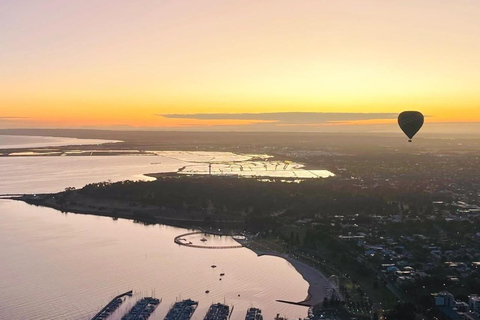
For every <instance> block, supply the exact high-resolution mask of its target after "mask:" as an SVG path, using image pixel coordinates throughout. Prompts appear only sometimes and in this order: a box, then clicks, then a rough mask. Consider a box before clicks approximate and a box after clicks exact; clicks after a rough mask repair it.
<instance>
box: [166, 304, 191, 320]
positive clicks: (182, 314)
mask: <svg viewBox="0 0 480 320" xmlns="http://www.w3.org/2000/svg"><path fill="white" fill-rule="evenodd" d="M197 306H198V302H197V301H193V300H190V299H188V300H182V301H179V302H176V303H175V304H174V305H173V306H172V307H171V308H170V310H169V311H168V313H167V315H166V316H165V319H164V320H190V318H191V317H192V315H193V313H194V312H195V310H196V309H197Z"/></svg>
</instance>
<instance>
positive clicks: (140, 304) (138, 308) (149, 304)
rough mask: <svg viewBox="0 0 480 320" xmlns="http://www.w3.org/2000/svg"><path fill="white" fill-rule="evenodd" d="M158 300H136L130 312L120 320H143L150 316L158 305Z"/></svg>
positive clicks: (150, 298) (147, 298)
mask: <svg viewBox="0 0 480 320" xmlns="http://www.w3.org/2000/svg"><path fill="white" fill-rule="evenodd" d="M160 302H161V301H160V300H158V299H156V298H152V297H146V298H143V299H141V300H138V301H137V303H136V304H135V305H134V306H133V308H132V309H130V311H129V312H128V313H127V314H126V315H124V316H123V317H122V320H144V319H148V318H149V317H150V315H151V314H152V313H153V311H155V309H156V308H157V307H158V305H159V304H160Z"/></svg>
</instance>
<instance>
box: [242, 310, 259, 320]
mask: <svg viewBox="0 0 480 320" xmlns="http://www.w3.org/2000/svg"><path fill="white" fill-rule="evenodd" d="M245 320H263V316H262V310H260V309H258V308H248V310H247V315H246V316H245Z"/></svg>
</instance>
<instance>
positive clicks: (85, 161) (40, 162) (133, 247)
mask: <svg viewBox="0 0 480 320" xmlns="http://www.w3.org/2000/svg"><path fill="white" fill-rule="evenodd" d="M159 159H160V160H159ZM159 162H161V164H159ZM184 164H185V161H182V160H178V159H172V158H168V157H163V158H159V157H154V156H152V157H149V156H119V157H117V156H111V157H39V158H31V157H30V158H29V157H18V158H0V177H1V179H0V194H5V193H40V192H54V191H59V190H63V189H64V188H65V187H68V186H76V187H80V186H82V185H84V184H86V183H89V182H95V181H104V180H108V179H111V180H113V181H116V180H124V179H136V178H144V176H142V173H148V172H159V171H176V169H178V168H179V167H181V166H183V165H184ZM187 231H188V230H186V229H181V228H173V227H168V226H163V225H155V226H144V225H141V224H136V223H133V222H132V221H129V220H122V219H120V220H116V221H115V220H113V219H111V218H108V217H96V216H89V215H80V214H71V213H69V214H65V213H61V212H59V211H56V210H53V209H49V208H43V207H35V206H31V205H27V204H25V203H22V202H16V201H11V200H0V243H1V246H0V275H1V276H0V301H1V303H0V319H7V320H8V319H89V318H91V317H92V316H93V315H94V314H95V313H96V312H97V311H99V310H100V309H101V308H102V307H103V305H104V304H106V303H107V302H108V301H109V300H110V299H111V298H112V297H113V296H114V295H116V294H118V293H122V292H125V291H128V290H130V289H133V290H134V291H135V292H136V293H137V296H142V295H152V294H154V295H155V296H156V297H158V298H162V299H163V301H162V303H161V305H160V306H159V307H158V308H157V310H156V311H155V313H154V314H153V315H152V317H151V318H150V319H163V317H164V315H165V314H166V312H167V311H168V308H169V306H170V305H171V304H172V303H173V302H175V300H176V299H180V298H182V299H186V298H192V299H194V300H198V301H199V302H200V304H199V307H198V309H197V311H196V312H195V314H194V317H193V318H194V319H203V316H204V315H205V313H206V311H207V309H208V307H209V305H210V304H211V303H214V302H224V301H225V302H226V303H227V304H229V305H234V306H235V307H234V312H233V314H232V319H234V320H236V319H243V318H244V317H245V312H246V309H247V308H248V307H251V306H256V307H259V308H261V309H262V310H263V313H264V316H265V319H273V317H274V316H275V315H276V314H277V313H280V315H284V316H288V317H291V318H298V317H304V316H305V315H306V309H305V308H303V307H297V306H291V305H286V304H282V303H278V302H275V300H276V299H283V300H292V301H300V300H303V299H304V298H305V297H306V295H307V290H308V284H307V283H306V282H305V281H304V280H303V278H302V277H301V275H300V274H298V273H297V272H296V271H295V269H294V268H293V267H292V266H291V265H290V264H289V263H288V262H286V261H285V260H283V259H281V258H276V257H268V256H264V257H257V256H256V255H255V253H254V252H252V251H250V250H248V249H245V248H242V249H220V250H211V249H195V248H189V247H184V246H179V245H176V244H175V243H174V242H173V238H174V237H175V236H176V235H178V234H181V233H185V232H187ZM208 243H209V244H230V243H234V240H232V239H230V238H226V237H223V238H215V237H208ZM213 264H215V265H216V266H217V268H211V265H213ZM220 273H225V276H224V277H222V280H219V279H220V276H219V274H220ZM205 290H209V291H210V293H208V294H206V293H205ZM239 295H240V296H239ZM132 303H133V302H132ZM125 307H126V306H125ZM118 318H119V316H118V313H117V314H115V317H113V318H112V319H118Z"/></svg>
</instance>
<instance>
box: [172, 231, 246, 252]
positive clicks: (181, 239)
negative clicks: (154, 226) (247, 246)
mask: <svg viewBox="0 0 480 320" xmlns="http://www.w3.org/2000/svg"><path fill="white" fill-rule="evenodd" d="M194 234H213V235H219V236H226V235H227V234H224V233H215V232H207V231H195V232H189V233H184V234H181V235H179V236H176V237H175V238H174V239H173V241H174V242H175V243H176V244H179V245H181V246H186V247H191V248H200V249H239V248H243V246H242V245H241V244H238V245H231V246H209V245H198V244H192V243H191V242H187V240H186V238H185V237H188V236H191V235H194ZM205 241H206V239H205ZM205 241H203V242H205Z"/></svg>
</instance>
